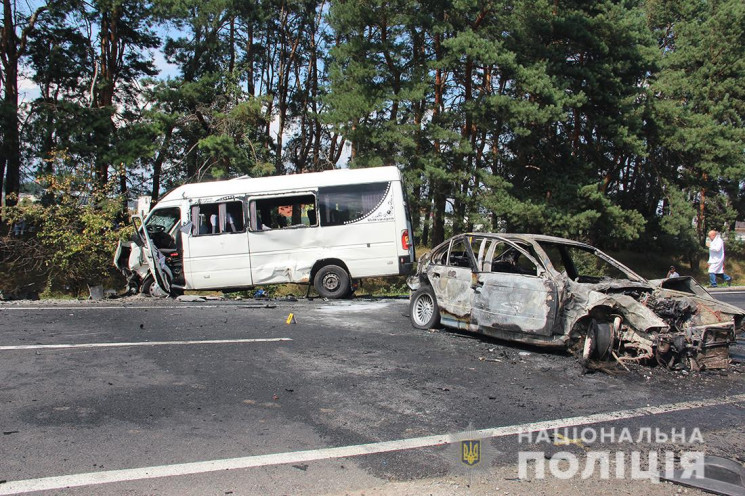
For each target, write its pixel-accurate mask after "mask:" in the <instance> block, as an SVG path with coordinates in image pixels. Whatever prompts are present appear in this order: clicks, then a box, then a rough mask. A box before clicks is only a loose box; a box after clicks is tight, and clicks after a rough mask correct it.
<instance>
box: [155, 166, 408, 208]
mask: <svg viewBox="0 0 745 496" xmlns="http://www.w3.org/2000/svg"><path fill="white" fill-rule="evenodd" d="M400 179H401V173H400V172H399V170H398V168H397V167H395V166H386V167H371V168H366V169H334V170H328V171H323V172H307V173H305V174H288V175H284V176H266V177H247V176H242V177H237V178H235V179H227V180H223V181H209V182H204V183H193V184H185V185H183V186H179V187H178V188H175V189H174V190H172V191H170V192H168V193H167V194H166V195H165V196H163V198H161V199H160V201H159V202H158V203H163V202H166V201H169V200H170V201H174V200H180V199H182V198H204V197H214V196H231V195H244V194H256V193H261V194H264V193H272V192H284V191H292V190H307V189H313V188H318V187H321V186H341V185H344V184H364V183H374V182H383V181H396V180H400Z"/></svg>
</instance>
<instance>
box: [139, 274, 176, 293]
mask: <svg viewBox="0 0 745 496" xmlns="http://www.w3.org/2000/svg"><path fill="white" fill-rule="evenodd" d="M140 293H142V294H144V295H145V296H151V297H153V298H167V297H168V296H170V295H169V294H168V293H166V292H165V291H163V290H162V289H161V288H160V286H158V285H157V284H155V279H154V278H153V276H152V274H149V275H148V276H147V277H146V278H145V280H144V281H142V286H140Z"/></svg>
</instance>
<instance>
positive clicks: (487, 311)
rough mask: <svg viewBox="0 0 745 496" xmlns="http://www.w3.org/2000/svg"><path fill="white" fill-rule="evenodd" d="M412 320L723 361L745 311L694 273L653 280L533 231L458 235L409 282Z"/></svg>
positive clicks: (679, 359)
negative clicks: (700, 281) (720, 296)
mask: <svg viewBox="0 0 745 496" xmlns="http://www.w3.org/2000/svg"><path fill="white" fill-rule="evenodd" d="M408 283H409V287H410V288H411V289H412V291H413V292H412V295H411V299H410V310H411V312H410V315H411V321H412V324H413V325H414V327H417V328H422V329H425V328H431V327H436V326H438V325H440V324H441V325H443V326H445V327H451V328H456V329H463V330H467V331H471V332H477V333H483V334H485V335H489V336H492V337H495V338H499V339H504V340H508V341H516V342H520V343H526V344H531V345H538V346H543V347H551V348H562V349H567V350H570V351H572V352H573V353H575V354H576V355H577V356H579V357H580V359H581V361H583V363H588V361H589V360H605V359H611V360H616V361H617V362H619V363H621V364H622V365H624V366H625V364H626V363H629V362H639V363H647V364H648V363H659V364H661V365H664V366H666V367H669V368H674V367H686V368H691V369H694V370H703V369H718V368H726V367H727V366H728V364H729V346H730V345H731V344H732V343H733V342H734V341H735V334H736V332H738V331H740V330H742V328H743V323H744V322H745V312H743V310H741V309H739V308H737V307H734V306H732V305H729V304H726V303H723V302H720V301H718V300H716V299H714V298H713V297H712V296H711V295H710V294H709V293H708V292H707V291H706V290H705V289H704V288H702V287H701V286H700V285H699V284H698V283H696V282H695V281H694V280H693V279H691V278H689V277H678V278H674V279H667V280H658V281H648V280H646V279H644V278H643V277H641V276H640V275H638V274H636V273H635V272H634V271H632V270H631V269H629V268H628V267H626V266H625V265H623V264H621V263H620V262H618V261H617V260H615V259H613V258H612V257H610V256H608V255H607V254H605V253H603V252H602V251H600V250H598V249H597V248H594V247H592V246H590V245H587V244H585V243H580V242H577V241H572V240H568V239H563V238H557V237H552V236H542V235H528V234H492V233H470V234H462V235H458V236H454V237H453V238H451V239H449V240H447V241H446V242H444V243H442V244H440V245H439V246H437V247H436V248H435V249H433V250H432V251H431V252H430V253H428V254H426V255H424V256H423V257H422V258H421V259H420V260H419V265H418V269H417V273H416V274H415V275H414V276H412V277H410V278H409V280H408Z"/></svg>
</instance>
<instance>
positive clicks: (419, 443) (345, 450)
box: [0, 394, 745, 495]
mask: <svg viewBox="0 0 745 496" xmlns="http://www.w3.org/2000/svg"><path fill="white" fill-rule="evenodd" d="M742 402H745V394H739V395H735V396H730V397H727V398H718V399H709V400H700V401H685V402H681V403H669V404H666V405H660V406H647V407H641V408H632V409H629V410H618V411H615V412H607V413H597V414H594V415H586V416H580V417H569V418H565V419H556V420H546V421H542V422H529V423H525V424H517V425H508V426H504V427H494V428H489V429H480V430H475V431H463V432H457V433H453V434H441V435H434V436H424V437H416V438H409V439H400V440H394V441H382V442H378V443H369V444H358V445H353V446H339V447H336V448H321V449H316V450H307V451H294V452H289V453H273V454H268V455H255V456H246V457H241V458H228V459H223V460H209V461H203V462H191V463H179V464H174V465H161V466H155V467H142V468H132V469H124V470H109V471H106V472H90V473H82V474H73V475H63V476H58V477H45V478H41V479H28V480H20V481H9V482H7V483H5V484H0V495H8V494H22V493H28V492H33V491H49V490H59V489H65V488H69V487H82V486H92V485H98V484H109V483H112V482H126V481H137V480H145V479H155V478H158V477H173V476H179V475H192V474H203V473H208V472H218V471H222V470H236V469H246V468H252V467H265V466H270V465H285V464H289V463H299V462H310V461H318V460H329V459H334V458H347V457H351V456H360V455H371V454H379V453H388V452H392V451H401V450H410V449H417V448H428V447H433V446H441V445H445V444H452V443H457V442H460V441H464V440H468V439H488V438H497V437H506V436H513V435H518V434H524V433H529V432H540V431H545V430H553V429H563V428H566V427H576V426H580V425H589V424H598V423H603V422H614V421H619V420H628V419H632V418H639V417H646V416H652V415H662V414H666V413H673V412H680V411H685V410H693V409H697V408H707V407H713V406H721V405H728V404H733V403H742Z"/></svg>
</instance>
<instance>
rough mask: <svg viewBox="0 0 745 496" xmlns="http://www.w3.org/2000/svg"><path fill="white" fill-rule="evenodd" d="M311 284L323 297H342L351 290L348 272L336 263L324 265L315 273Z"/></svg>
mask: <svg viewBox="0 0 745 496" xmlns="http://www.w3.org/2000/svg"><path fill="white" fill-rule="evenodd" d="M313 286H314V287H315V288H316V291H318V294H319V295H321V296H322V297H323V298H329V299H335V298H344V297H345V296H347V295H349V293H350V292H351V291H352V288H351V285H350V283H349V274H347V271H346V270H344V269H343V268H341V267H339V266H338V265H326V266H325V267H321V269H320V270H319V271H318V273H317V274H316V277H315V278H314V279H313Z"/></svg>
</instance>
